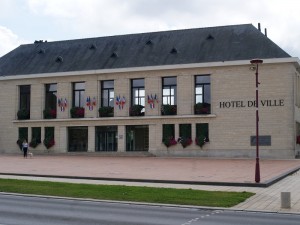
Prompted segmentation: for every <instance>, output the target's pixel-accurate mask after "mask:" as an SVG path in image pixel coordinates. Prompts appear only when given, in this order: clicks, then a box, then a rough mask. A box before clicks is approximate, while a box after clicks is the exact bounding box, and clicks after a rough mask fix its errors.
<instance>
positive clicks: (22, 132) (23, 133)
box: [17, 127, 28, 149]
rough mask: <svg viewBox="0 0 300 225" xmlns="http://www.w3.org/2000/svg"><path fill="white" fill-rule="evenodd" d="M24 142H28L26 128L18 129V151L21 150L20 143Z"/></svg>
mask: <svg viewBox="0 0 300 225" xmlns="http://www.w3.org/2000/svg"><path fill="white" fill-rule="evenodd" d="M24 140H26V141H28V128H27V127H19V130H18V140H17V144H18V145H19V148H20V149H22V143H23V141H24Z"/></svg>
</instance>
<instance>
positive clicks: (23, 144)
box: [22, 139, 28, 158]
mask: <svg viewBox="0 0 300 225" xmlns="http://www.w3.org/2000/svg"><path fill="white" fill-rule="evenodd" d="M22 150H23V153H24V158H27V151H28V143H27V140H26V139H24V141H23V143H22Z"/></svg>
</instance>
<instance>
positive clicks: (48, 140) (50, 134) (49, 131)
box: [43, 127, 55, 149]
mask: <svg viewBox="0 0 300 225" xmlns="http://www.w3.org/2000/svg"><path fill="white" fill-rule="evenodd" d="M43 143H44V145H45V146H46V148H47V149H49V148H51V147H52V146H53V145H54V144H55V140H54V127H45V139H44V141H43Z"/></svg>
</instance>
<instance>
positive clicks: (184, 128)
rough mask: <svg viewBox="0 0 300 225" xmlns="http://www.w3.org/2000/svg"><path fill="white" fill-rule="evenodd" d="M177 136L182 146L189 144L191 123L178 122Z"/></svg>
mask: <svg viewBox="0 0 300 225" xmlns="http://www.w3.org/2000/svg"><path fill="white" fill-rule="evenodd" d="M179 131H180V132H179V136H180V137H179V138H178V142H179V143H180V144H181V145H182V147H183V148H186V147H187V146H189V145H191V144H192V143H193V141H192V138H191V137H192V126H191V124H180V125H179Z"/></svg>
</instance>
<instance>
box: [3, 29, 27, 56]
mask: <svg viewBox="0 0 300 225" xmlns="http://www.w3.org/2000/svg"><path fill="white" fill-rule="evenodd" d="M0 40H1V41H0V57H1V56H3V55H4V54H6V53H8V52H9V51H12V50H13V49H14V48H16V47H18V46H19V45H21V44H23V43H25V42H26V41H25V40H22V39H20V38H19V37H18V36H17V35H16V34H14V33H13V32H12V31H11V30H9V29H8V28H6V27H3V26H0Z"/></svg>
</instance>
